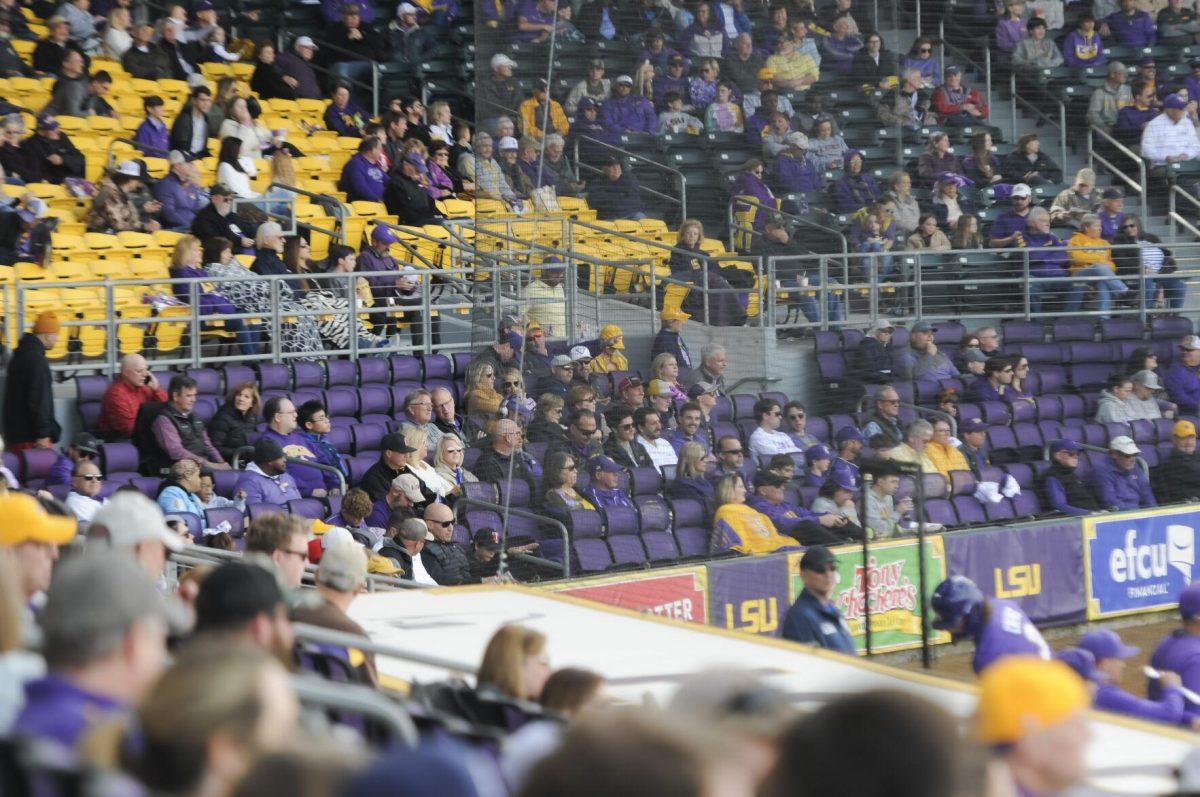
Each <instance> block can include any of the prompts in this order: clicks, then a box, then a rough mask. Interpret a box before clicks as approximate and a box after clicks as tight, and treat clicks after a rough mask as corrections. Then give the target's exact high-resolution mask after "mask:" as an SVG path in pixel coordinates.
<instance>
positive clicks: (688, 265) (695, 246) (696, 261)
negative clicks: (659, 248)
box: [671, 219, 708, 276]
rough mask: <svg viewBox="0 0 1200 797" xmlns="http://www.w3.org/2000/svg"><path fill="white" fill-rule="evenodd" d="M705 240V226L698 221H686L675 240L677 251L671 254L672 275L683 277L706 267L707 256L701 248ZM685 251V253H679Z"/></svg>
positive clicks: (680, 225) (681, 223) (681, 224)
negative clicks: (701, 243)
mask: <svg viewBox="0 0 1200 797" xmlns="http://www.w3.org/2000/svg"><path fill="white" fill-rule="evenodd" d="M703 240H704V224H703V222H701V221H700V220H698V219H684V220H683V221H682V222H680V224H679V232H678V233H677V235H676V238H675V249H676V251H674V252H672V253H671V275H672V276H682V275H686V274H687V273H689V272H691V271H696V270H700V269H702V268H703V267H704V261H705V260H707V259H708V258H707V256H706V255H705V254H704V251H703V250H702V249H701V248H700V242H701V241H703ZM679 250H684V251H679Z"/></svg>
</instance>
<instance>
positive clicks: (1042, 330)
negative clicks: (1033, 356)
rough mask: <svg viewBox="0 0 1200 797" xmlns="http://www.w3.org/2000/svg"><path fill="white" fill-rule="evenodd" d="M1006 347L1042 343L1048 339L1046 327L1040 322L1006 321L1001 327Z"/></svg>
mask: <svg viewBox="0 0 1200 797" xmlns="http://www.w3.org/2000/svg"><path fill="white" fill-rule="evenodd" d="M1000 334H1001V335H1003V336H1004V347H1005V349H1008V348H1009V344H1012V343H1022V344H1025V343H1041V342H1042V341H1044V340H1045V339H1046V327H1045V325H1044V324H1042V322H1040V321H1005V322H1003V323H1002V324H1001V325H1000Z"/></svg>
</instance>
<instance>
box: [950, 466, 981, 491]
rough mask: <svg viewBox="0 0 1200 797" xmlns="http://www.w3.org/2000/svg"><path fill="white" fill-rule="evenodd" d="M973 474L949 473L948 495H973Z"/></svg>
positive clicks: (967, 471)
mask: <svg viewBox="0 0 1200 797" xmlns="http://www.w3.org/2000/svg"><path fill="white" fill-rule="evenodd" d="M974 494H975V474H974V473H971V471H969V470H952V471H950V495H951V496H956V495H974Z"/></svg>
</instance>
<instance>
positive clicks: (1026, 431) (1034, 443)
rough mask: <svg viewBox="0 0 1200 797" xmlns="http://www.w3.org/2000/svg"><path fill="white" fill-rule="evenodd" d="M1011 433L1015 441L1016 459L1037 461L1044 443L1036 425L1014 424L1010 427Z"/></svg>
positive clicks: (1026, 423)
mask: <svg viewBox="0 0 1200 797" xmlns="http://www.w3.org/2000/svg"><path fill="white" fill-rule="evenodd" d="M1012 433H1013V437H1014V438H1016V441H1017V459H1019V460H1021V461H1024V460H1028V459H1037V458H1038V457H1040V456H1041V455H1042V448H1043V446H1044V445H1045V442H1046V441H1045V439H1044V438H1043V437H1042V431H1041V429H1039V428H1038V426H1037V424H1035V423H1028V422H1025V423H1014V424H1013V425H1012ZM1051 439H1053V438H1051Z"/></svg>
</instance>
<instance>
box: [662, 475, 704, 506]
mask: <svg viewBox="0 0 1200 797" xmlns="http://www.w3.org/2000/svg"><path fill="white" fill-rule="evenodd" d="M667 495H668V496H670V497H671V498H677V499H681V500H687V499H690V500H693V501H699V502H700V503H702V504H704V507H705V511H706V512H707V513H709V514H710V515H711V514H712V511H713V502H714V497H715V493H714V491H713V486H712V483H711V482H710V481H709V480H708V479H705V478H704V477H702V476H696V477H694V478H690V479H688V478H679V479H675V480H674V481H673V482H671V483H670V484H668V485H667Z"/></svg>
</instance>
